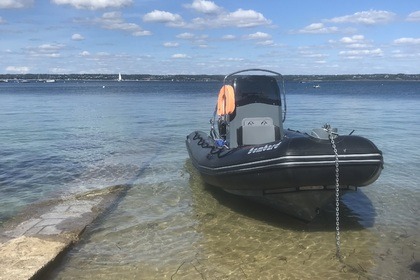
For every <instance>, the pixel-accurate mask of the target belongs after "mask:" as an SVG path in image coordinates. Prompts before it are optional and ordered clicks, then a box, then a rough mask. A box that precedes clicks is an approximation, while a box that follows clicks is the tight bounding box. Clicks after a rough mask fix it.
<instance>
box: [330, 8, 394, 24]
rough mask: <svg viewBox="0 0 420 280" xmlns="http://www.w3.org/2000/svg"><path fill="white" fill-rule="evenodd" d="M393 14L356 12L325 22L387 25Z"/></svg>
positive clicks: (372, 11) (373, 11)
mask: <svg viewBox="0 0 420 280" xmlns="http://www.w3.org/2000/svg"><path fill="white" fill-rule="evenodd" d="M395 16H396V15H395V14H394V13H392V12H388V11H376V10H369V11H362V12H357V13H354V14H352V15H345V16H341V17H335V18H332V19H328V20H326V21H327V22H333V23H360V24H367V25H372V24H378V23H388V22H391V21H393V20H394V19H395Z"/></svg>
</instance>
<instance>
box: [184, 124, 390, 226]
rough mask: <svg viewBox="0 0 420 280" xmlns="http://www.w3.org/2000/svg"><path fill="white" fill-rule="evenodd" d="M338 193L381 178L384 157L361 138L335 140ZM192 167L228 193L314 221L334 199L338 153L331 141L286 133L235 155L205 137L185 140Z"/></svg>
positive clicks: (197, 135) (198, 135)
mask: <svg viewBox="0 0 420 280" xmlns="http://www.w3.org/2000/svg"><path fill="white" fill-rule="evenodd" d="M335 143H336V146H337V152H338V158H339V179H340V188H343V189H346V190H348V189H352V190H354V189H356V188H355V187H359V186H366V185H369V184H371V183H373V182H374V181H375V180H376V179H377V178H378V177H379V175H380V173H381V170H382V166H383V158H382V153H381V151H380V150H378V148H377V147H376V146H375V145H374V144H373V143H372V142H371V141H369V140H368V139H366V138H363V137H360V136H350V135H349V136H338V137H336V138H335ZM186 145H187V149H188V152H189V154H190V158H191V160H192V164H193V165H194V167H195V168H196V169H197V170H198V171H199V173H200V175H201V177H202V178H203V180H204V181H205V182H206V183H207V184H209V185H212V186H215V187H219V188H222V189H224V190H226V191H228V192H230V193H234V194H238V195H243V196H248V197H254V198H257V199H258V200H270V201H271V202H274V203H270V204H275V205H276V207H277V208H280V209H281V210H282V211H283V212H286V213H288V214H291V215H293V216H296V217H298V218H300V219H303V220H311V219H313V218H314V217H315V215H316V212H317V211H318V210H319V209H320V208H322V207H323V206H324V205H325V204H326V203H328V202H329V201H331V198H333V197H334V190H335V183H336V181H335V180H336V176H335V164H336V162H335V153H334V151H333V148H332V147H331V142H330V140H325V139H324V140H323V139H318V138H315V137H312V136H309V135H308V134H306V133H300V132H297V131H291V130H288V131H286V132H285V136H284V137H283V139H282V140H281V141H276V142H272V143H267V144H262V145H255V146H252V145H248V146H241V147H237V148H233V149H229V148H227V147H218V146H217V144H216V142H215V141H214V140H213V139H212V138H211V137H210V136H208V135H207V134H206V133H204V132H200V131H196V132H193V133H191V134H190V135H188V136H187V140H186Z"/></svg>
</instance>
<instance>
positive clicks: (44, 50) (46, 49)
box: [26, 44, 66, 58]
mask: <svg viewBox="0 0 420 280" xmlns="http://www.w3.org/2000/svg"><path fill="white" fill-rule="evenodd" d="M65 47H66V46H65V45H64V44H42V45H39V46H37V47H27V48H26V51H27V53H28V54H29V55H30V56H33V57H51V58H57V57H60V51H61V50H62V49H64V48H65Z"/></svg>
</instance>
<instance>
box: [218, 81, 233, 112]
mask: <svg viewBox="0 0 420 280" xmlns="http://www.w3.org/2000/svg"><path fill="white" fill-rule="evenodd" d="M234 110H235V92H234V90H233V87H232V86H231V85H224V86H222V88H221V89H220V91H219V97H218V98H217V114H218V115H219V116H221V115H226V114H232V113H233V111H234Z"/></svg>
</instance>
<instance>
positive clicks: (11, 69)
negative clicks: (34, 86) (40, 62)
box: [6, 66, 30, 74]
mask: <svg viewBox="0 0 420 280" xmlns="http://www.w3.org/2000/svg"><path fill="white" fill-rule="evenodd" d="M29 70H30V69H29V67H26V66H7V67H6V71H7V72H9V73H20V74H25V73H28V72H29Z"/></svg>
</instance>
